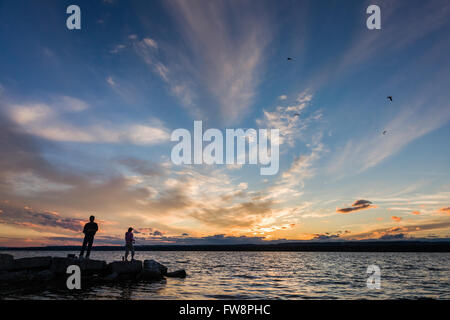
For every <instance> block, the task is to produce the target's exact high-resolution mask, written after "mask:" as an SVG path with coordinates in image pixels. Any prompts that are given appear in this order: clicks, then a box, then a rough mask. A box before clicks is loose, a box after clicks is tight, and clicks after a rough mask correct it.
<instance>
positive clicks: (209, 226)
mask: <svg viewBox="0 0 450 320" xmlns="http://www.w3.org/2000/svg"><path fill="white" fill-rule="evenodd" d="M76 3H77V8H78V9H79V11H80V12H79V13H80V15H81V20H80V21H78V22H77V23H79V28H74V29H70V28H69V27H68V25H69V22H68V17H69V16H70V14H71V12H67V8H68V6H70V5H71V4H72V3H71V2H70V1H53V2H38V1H23V0H19V1H2V2H0V21H1V22H0V23H1V24H2V28H0V42H1V43H2V47H1V50H0V150H1V156H0V247H21V246H25V247H27V246H49V245H79V244H80V241H81V238H82V237H81V234H82V233H81V232H82V229H83V226H84V224H85V223H86V222H88V219H89V216H91V215H94V216H95V220H96V222H97V223H98V225H99V232H98V234H97V236H96V240H95V241H96V244H97V245H122V244H123V242H124V234H125V232H126V231H127V229H128V228H129V227H133V228H134V234H135V239H136V244H137V245H147V244H148V245H151V244H161V245H164V244H183V245H185V244H187V245H196V244H250V243H257V244H259V243H274V242H275V243H276V242H289V241H298V240H311V241H335V240H366V239H371V240H380V241H382V240H412V239H427V240H436V239H449V238H450V182H449V178H450V161H449V156H450V148H449V143H448V141H449V139H450V91H449V90H448V87H449V86H450V72H449V71H450V61H449V59H448V57H447V55H448V54H447V53H448V52H449V49H450V41H449V40H450V3H448V1H440V0H433V1H426V2H425V1H418V0H413V1H408V2H405V1H403V2H400V1H383V0H380V1H377V5H378V6H379V8H381V13H382V15H381V27H380V28H379V29H369V28H368V27H367V25H366V20H367V18H368V14H367V12H366V8H367V7H368V6H369V5H370V4H371V2H368V1H356V0H352V1H343V2H336V3H334V5H331V6H330V5H329V4H325V3H322V2H321V1H312V0H311V1H287V0H282V1H266V0H263V1H251V2H250V1H211V2H208V4H207V5H205V3H204V2H202V1H184V0H168V1H159V0H158V1H130V2H128V1H120V0H98V1H87V0H85V1H76ZM74 12H75V11H74ZM18 17H20V18H18ZM44 17H45V18H44ZM240 129H242V132H247V133H251V132H254V133H255V134H254V135H253V136H252V135H250V134H249V136H248V137H246V138H245V140H243V141H245V143H246V145H245V146H244V148H243V149H242V150H241V151H242V152H240V151H239V149H238V146H236V149H234V147H232V148H231V150H230V148H227V146H228V143H230V139H229V135H228V132H231V131H233V130H234V131H236V132H237V130H240ZM266 130H267V131H266ZM180 132H181V133H182V134H184V135H185V136H186V135H187V136H188V140H189V142H188V143H187V140H186V139H185V140H184V142H186V144H185V146H186V148H184V149H183V153H182V157H184V159H188V160H187V162H189V163H186V161H185V162H184V163H179V162H177V160H174V154H176V155H177V156H179V155H180V154H181V153H180V154H178V153H177V152H174V150H176V149H175V148H177V143H180V142H179V140H178V139H174V137H175V138H177V137H178V134H177V133H180ZM266 132H268V133H267V134H266ZM275 132H276V133H277V134H279V135H277V136H275V135H270V134H271V133H275ZM205 133H206V134H205ZM208 133H213V135H214V143H216V146H218V147H217V148H216V149H215V152H214V154H213V156H211V157H209V158H208V157H207V153H208V150H210V149H208V145H210V143H211V145H212V141H213V139H212V138H211V136H209V138H208ZM198 137H200V138H198ZM233 139H234V138H233ZM252 139H254V140H252ZM232 141H234V140H232ZM236 141H238V140H236ZM253 142H254V143H255V144H254V146H255V149H252V147H251V145H252V143H253ZM265 142H267V144H268V145H269V146H270V151H267V150H266V151H267V154H264V153H263V152H262V151H261V150H265V149H261V148H262V147H261V145H264V144H265ZM211 145H210V146H211ZM222 146H223V148H222ZM275 150H276V152H275ZM253 151H254V152H253ZM211 155H212V153H211ZM264 156H265V157H266V158H269V159H270V164H269V162H268V161H266V162H265V163H262V162H261V159H264ZM180 157H181V156H180ZM186 157H187V158H186ZM191 157H192V161H191ZM233 157H235V158H233ZM210 158H211V159H212V158H214V159H216V161H215V162H214V163H212V162H210V161H209V160H210ZM177 159H178V158H177ZM217 159H219V160H220V161H217ZM222 159H223V161H221V160H222ZM229 159H231V160H230V161H229ZM252 159H254V161H255V163H252ZM234 160H235V161H234ZM268 166H271V168H272V169H273V170H268V169H267V168H268ZM264 168H265V169H267V170H266V171H264ZM264 172H266V174H265V173H264ZM267 172H268V173H267Z"/></svg>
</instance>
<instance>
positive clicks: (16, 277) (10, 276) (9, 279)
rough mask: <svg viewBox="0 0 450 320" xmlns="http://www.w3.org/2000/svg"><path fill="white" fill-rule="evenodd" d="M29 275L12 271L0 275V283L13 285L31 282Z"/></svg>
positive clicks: (24, 272)
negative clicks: (14, 283)
mask: <svg viewBox="0 0 450 320" xmlns="http://www.w3.org/2000/svg"><path fill="white" fill-rule="evenodd" d="M31 278H32V277H31V275H30V274H29V273H28V272H27V271H26V270H22V271H12V272H5V273H2V274H0V283H2V282H6V283H13V282H22V281H29V280H31Z"/></svg>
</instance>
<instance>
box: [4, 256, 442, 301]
mask: <svg viewBox="0 0 450 320" xmlns="http://www.w3.org/2000/svg"><path fill="white" fill-rule="evenodd" d="M4 253H9V254H12V255H14V257H15V258H22V257H30V256H46V255H49V256H64V257H65V256H67V254H68V253H75V252H67V251H64V252H63V251H59V252H55V251H51V252H43V251H40V252H38V251H17V252H11V251H9V252H4ZM122 255H123V252H119V251H103V252H92V254H91V258H92V259H100V260H106V261H107V262H111V261H113V260H121V257H122ZM135 258H136V259H139V260H144V259H155V260H157V261H158V262H161V263H163V264H165V265H166V266H167V267H168V268H169V271H170V270H175V269H186V272H187V274H188V277H187V278H185V279H177V278H167V279H166V280H163V281H159V282H153V283H134V282H126V283H123V284H120V285H117V284H116V285H102V286H97V287H91V288H84V289H82V290H80V291H77V292H68V291H67V290H56V289H55V290H53V289H52V290H48V291H44V292H21V291H17V290H16V291H13V292H8V293H7V295H6V292H2V293H0V297H2V298H11V299H450V278H449V275H450V272H449V271H450V263H449V262H450V253H350V252H190V251H158V252H137V253H136V257H135ZM372 264H375V265H377V266H379V267H380V269H381V289H379V290H376V289H368V288H367V285H366V281H367V278H368V274H367V273H366V270H367V267H368V266H369V265H372Z"/></svg>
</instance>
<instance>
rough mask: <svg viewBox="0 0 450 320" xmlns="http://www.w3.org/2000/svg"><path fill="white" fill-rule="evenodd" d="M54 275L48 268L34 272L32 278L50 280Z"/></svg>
mask: <svg viewBox="0 0 450 320" xmlns="http://www.w3.org/2000/svg"><path fill="white" fill-rule="evenodd" d="M54 277H55V274H54V273H53V272H51V271H50V270H43V271H40V272H37V273H35V274H34V277H33V280H37V281H50V280H52V279H53V278H54Z"/></svg>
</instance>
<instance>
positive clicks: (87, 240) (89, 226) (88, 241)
mask: <svg viewBox="0 0 450 320" xmlns="http://www.w3.org/2000/svg"><path fill="white" fill-rule="evenodd" d="M94 220H95V217H94V216H90V217H89V222H88V223H86V224H85V225H84V228H83V233H84V240H83V246H82V247H81V252H80V259H82V258H83V255H84V250H85V249H86V246H87V251H86V258H87V259H88V258H89V256H90V254H91V248H92V243H93V242H94V236H95V234H96V233H97V231H98V225H97V224H96V223H95V222H94Z"/></svg>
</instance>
